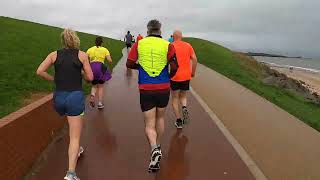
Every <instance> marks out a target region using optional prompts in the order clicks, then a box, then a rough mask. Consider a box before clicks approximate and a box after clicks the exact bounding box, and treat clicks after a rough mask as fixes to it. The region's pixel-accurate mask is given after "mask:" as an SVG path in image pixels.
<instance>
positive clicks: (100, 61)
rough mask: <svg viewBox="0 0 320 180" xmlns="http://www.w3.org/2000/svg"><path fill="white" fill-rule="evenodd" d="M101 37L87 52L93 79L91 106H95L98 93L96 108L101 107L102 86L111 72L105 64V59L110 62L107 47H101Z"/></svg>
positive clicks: (102, 106)
mask: <svg viewBox="0 0 320 180" xmlns="http://www.w3.org/2000/svg"><path fill="white" fill-rule="evenodd" d="M102 43H103V38H102V37H97V38H96V42H95V44H96V45H95V46H93V47H91V48H90V49H88V51H87V54H88V56H89V58H90V65H91V68H92V71H93V75H94V78H93V81H92V88H91V96H90V105H91V107H94V106H95V96H96V93H97V94H98V97H97V99H98V109H103V108H104V104H103V94H104V92H103V86H104V83H105V82H106V81H108V80H109V79H110V78H111V73H110V71H109V70H108V68H107V66H106V65H105V60H107V61H108V62H109V63H110V64H111V63H112V59H111V55H110V52H109V50H108V49H107V48H105V47H102Z"/></svg>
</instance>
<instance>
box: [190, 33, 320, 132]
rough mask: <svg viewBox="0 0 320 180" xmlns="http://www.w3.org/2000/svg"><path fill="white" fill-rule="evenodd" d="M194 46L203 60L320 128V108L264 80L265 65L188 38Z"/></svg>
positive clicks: (205, 63) (216, 69) (212, 67)
mask: <svg viewBox="0 0 320 180" xmlns="http://www.w3.org/2000/svg"><path fill="white" fill-rule="evenodd" d="M185 40H186V41H188V42H189V43H191V44H192V46H193V47H194V49H195V51H196V53H197V56H198V59H199V62H200V63H202V64H204V65H206V66H207V67H209V68H211V69H213V70H215V71H217V72H219V73H221V74H223V75H225V76H226V77H228V78H230V79H232V80H234V81H236V82H238V83H240V84H242V85H243V86H245V87H247V88H248V89H250V90H252V91H253V92H255V93H257V94H258V95H260V96H262V97H264V98H265V99H267V100H269V101H270V102H272V103H274V104H276V105H277V106H279V107H281V108H282V109H284V110H286V111H287V112H289V113H290V114H292V115H294V116H296V117H297V118H299V119H300V120H302V121H304V122H305V123H306V124H308V125H310V126H311V127H313V128H314V129H316V130H318V131H320V107H319V105H317V104H314V103H310V102H307V101H305V100H304V98H303V97H301V96H299V95H296V94H294V93H292V92H289V91H288V90H284V89H282V88H279V87H275V86H272V85H266V84H265V83H263V78H265V76H266V75H265V74H264V72H263V69H262V66H260V65H259V64H258V63H256V61H253V60H252V59H250V58H249V57H246V56H243V55H240V54H238V53H234V52H232V51H230V50H228V49H226V48H224V47H222V46H219V45H217V44H214V43H212V42H209V41H205V40H201V39H196V38H186V39H185Z"/></svg>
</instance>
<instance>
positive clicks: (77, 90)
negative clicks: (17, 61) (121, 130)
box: [37, 29, 93, 180]
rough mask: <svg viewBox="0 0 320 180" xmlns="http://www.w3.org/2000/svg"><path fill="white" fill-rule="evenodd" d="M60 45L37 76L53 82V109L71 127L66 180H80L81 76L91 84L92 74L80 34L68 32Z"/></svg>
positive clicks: (42, 65) (63, 33) (83, 99)
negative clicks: (77, 168) (53, 71)
mask: <svg viewBox="0 0 320 180" xmlns="http://www.w3.org/2000/svg"><path fill="white" fill-rule="evenodd" d="M61 42H62V45H63V48H62V49H60V50H57V51H54V52H51V53H50V54H49V55H48V56H47V58H46V59H45V60H44V61H43V62H42V63H41V64H40V66H39V67H38V70H37V74H38V75H39V76H41V77H42V78H43V79H45V80H47V81H53V82H54V84H55V90H54V97H53V102H54V108H55V110H56V111H57V113H59V114H60V115H61V116H67V120H68V123H69V135H70V144H69V150H68V156H69V169H68V171H67V174H66V176H65V177H64V179H65V180H80V179H79V178H78V177H77V175H76V172H75V170H76V164H77V160H78V157H79V156H80V154H81V153H82V152H83V148H82V147H80V136H81V130H82V123H83V120H82V117H81V114H83V112H84V108H85V97H84V93H83V90H82V76H83V75H84V78H85V79H86V80H88V81H92V79H93V74H92V70H91V67H90V64H89V59H88V56H87V54H86V53H85V52H82V51H80V50H79V46H80V40H79V38H78V36H77V34H76V33H75V32H74V31H72V30H70V29H65V30H64V31H63V32H62V33H61ZM50 66H54V70H55V73H54V76H51V75H50V74H48V73H47V70H48V68H49V67H50Z"/></svg>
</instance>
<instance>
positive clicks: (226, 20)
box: [0, 0, 320, 58]
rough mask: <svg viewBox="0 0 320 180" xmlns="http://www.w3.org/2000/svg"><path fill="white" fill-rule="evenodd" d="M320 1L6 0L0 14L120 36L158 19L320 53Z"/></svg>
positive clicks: (227, 42) (188, 32)
mask: <svg viewBox="0 0 320 180" xmlns="http://www.w3.org/2000/svg"><path fill="white" fill-rule="evenodd" d="M319 10H320V0H158V1H155V0H136V1H132V0H117V1H107V0H104V1H97V0H74V1H71V0H1V2H0V15H1V16H9V17H15V18H19V19H25V20H30V21H35V22H39V23H43V24H49V25H53V26H59V27H70V28H73V29H75V30H78V31H83V32H88V33H95V34H100V35H104V36H109V37H113V38H116V39H120V38H123V36H124V33H125V32H126V31H127V30H131V31H132V32H133V33H134V34H137V33H142V34H143V35H146V23H147V22H148V20H150V19H153V18H157V19H159V20H160V21H161V22H162V24H163V30H162V32H163V36H164V38H168V36H169V34H170V33H172V31H173V30H174V29H181V30H182V31H183V32H184V35H185V36H193V37H198V38H204V39H207V40H210V41H214V42H217V43H219V44H222V45H224V46H227V47H229V48H231V49H233V50H241V51H263V52H272V53H282V54H285V55H287V54H289V55H302V56H307V57H319V58H320V51H319V50H320V46H319V42H320V31H319V27H320V15H319V13H318V12H319Z"/></svg>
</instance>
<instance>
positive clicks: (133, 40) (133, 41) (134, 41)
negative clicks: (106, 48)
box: [131, 36, 136, 44]
mask: <svg viewBox="0 0 320 180" xmlns="http://www.w3.org/2000/svg"><path fill="white" fill-rule="evenodd" d="M134 43H136V39H135V38H134V36H132V42H131V44H134Z"/></svg>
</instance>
